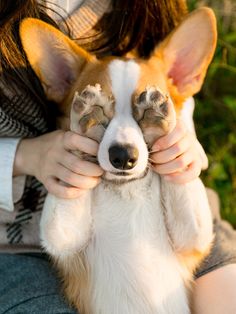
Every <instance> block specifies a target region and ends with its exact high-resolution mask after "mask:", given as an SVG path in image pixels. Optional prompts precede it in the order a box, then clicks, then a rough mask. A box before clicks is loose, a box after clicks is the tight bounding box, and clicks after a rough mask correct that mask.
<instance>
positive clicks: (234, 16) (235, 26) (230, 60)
mask: <svg viewBox="0 0 236 314" xmlns="http://www.w3.org/2000/svg"><path fill="white" fill-rule="evenodd" d="M187 2H188V5H189V9H190V10H193V9H195V8H197V7H200V6H203V5H207V6H209V7H211V8H212V9H213V10H214V11H215V14H216V16H217V20H218V33H219V39H218V45H217V50H216V54H215V57H214V60H213V62H212V64H211V66H210V68H209V71H208V75H207V78H206V80H205V84H204V86H203V88H202V91H201V92H200V93H199V94H198V95H197V96H196V97H195V100H196V109H195V115H194V120H195V125H196V131H197V136H198V138H199V141H200V142H201V144H202V145H203V147H204V149H205V151H206V153H207V155H208V158H209V168H208V170H207V171H204V172H203V173H202V176H201V177H202V179H203V181H204V183H205V185H206V186H208V187H211V188H213V189H214V190H215V191H217V193H218V195H219V197H220V200H221V215H222V216H223V217H224V218H226V219H227V220H229V221H230V222H231V223H232V224H233V226H234V227H235V228H236V0H202V1H199V0H189V1H187Z"/></svg>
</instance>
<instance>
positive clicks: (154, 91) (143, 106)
mask: <svg viewBox="0 0 236 314" xmlns="http://www.w3.org/2000/svg"><path fill="white" fill-rule="evenodd" d="M133 116H134V119H135V120H136V121H137V123H138V124H139V126H140V128H141V129H142V131H143V135H144V138H145V140H146V142H147V144H148V145H149V146H150V145H152V144H153V142H154V141H155V140H156V139H157V138H158V137H160V136H163V135H165V134H167V133H169V132H170V131H171V130H172V129H173V128H174V126H175V124H176V114H175V109H174V105H173V102H172V101H171V99H170V97H169V96H168V95H165V94H163V93H162V91H161V90H160V89H158V88H157V87H147V88H146V90H145V91H143V92H141V93H140V94H139V95H137V96H136V97H135V100H134V104H133Z"/></svg>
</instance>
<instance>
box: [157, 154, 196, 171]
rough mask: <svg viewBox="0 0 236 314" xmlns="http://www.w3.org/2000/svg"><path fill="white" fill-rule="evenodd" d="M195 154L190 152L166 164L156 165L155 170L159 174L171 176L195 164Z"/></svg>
mask: <svg viewBox="0 0 236 314" xmlns="http://www.w3.org/2000/svg"><path fill="white" fill-rule="evenodd" d="M193 160H194V158H193V152H192V150H188V151H187V152H185V153H184V154H182V155H181V156H179V157H177V158H176V159H174V160H171V161H169V162H167V163H164V164H154V165H153V168H154V170H155V171H156V172H157V173H159V174H170V173H175V172H178V171H183V170H185V168H186V167H188V166H189V165H190V164H191V163H192V162H193Z"/></svg>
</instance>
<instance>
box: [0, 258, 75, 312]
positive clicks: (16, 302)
mask: <svg viewBox="0 0 236 314" xmlns="http://www.w3.org/2000/svg"><path fill="white" fill-rule="evenodd" d="M5 313H7V314H59V313H60V314H62V313H63V314H75V313H76V311H74V310H73V309H71V308H70V307H69V306H68V305H67V304H66V301H65V300H64V299H63V296H62V294H61V293H60V284H59V281H58V279H57V278H56V276H55V273H54V271H53V270H52V268H51V266H50V263H49V262H48V260H47V258H46V257H45V256H44V255H43V254H4V253H1V254H0V314H5Z"/></svg>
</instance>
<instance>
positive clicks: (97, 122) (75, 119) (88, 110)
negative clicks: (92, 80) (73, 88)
mask: <svg viewBox="0 0 236 314" xmlns="http://www.w3.org/2000/svg"><path fill="white" fill-rule="evenodd" d="M113 114H114V103H113V99H112V98H111V97H109V96H107V95H105V93H103V91H102V89H101V87H100V85H99V84H96V85H95V86H91V85H88V86H87V87H86V88H85V89H84V90H83V91H82V92H81V93H78V92H75V95H74V98H73V101H72V106H71V130H72V131H74V132H76V133H79V134H81V135H85V136H88V137H90V138H92V139H95V140H96V141H98V142H100V141H101V139H102V136H103V134H104V131H105V129H106V127H107V125H108V124H109V122H110V120H111V118H112V116H113Z"/></svg>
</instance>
